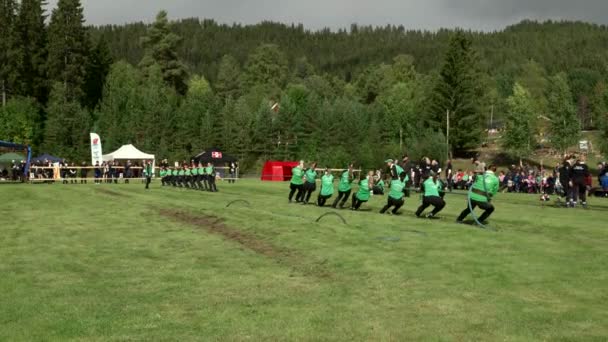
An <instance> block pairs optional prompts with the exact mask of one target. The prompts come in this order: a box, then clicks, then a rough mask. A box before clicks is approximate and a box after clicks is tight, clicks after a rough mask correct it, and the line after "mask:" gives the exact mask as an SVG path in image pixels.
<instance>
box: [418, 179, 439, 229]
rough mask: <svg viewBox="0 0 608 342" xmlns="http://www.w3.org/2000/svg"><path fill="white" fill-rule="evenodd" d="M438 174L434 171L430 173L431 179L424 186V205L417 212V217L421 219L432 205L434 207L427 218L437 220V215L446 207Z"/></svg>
mask: <svg viewBox="0 0 608 342" xmlns="http://www.w3.org/2000/svg"><path fill="white" fill-rule="evenodd" d="M437 176H438V175H437V174H436V173H435V172H433V171H431V172H430V174H429V177H428V178H427V179H426V180H425V181H424V183H423V184H422V191H424V195H423V197H422V204H421V205H420V207H418V210H416V217H421V215H422V212H424V210H425V209H426V208H428V207H430V206H431V205H432V206H433V207H434V208H433V211H431V212H430V213H429V214H428V215H426V217H427V218H435V216H437V214H438V213H439V212H440V211H441V210H442V209H443V208H444V207H445V201H444V200H443V194H444V192H443V189H442V184H443V183H441V181H440V180H439V179H438V178H437Z"/></svg>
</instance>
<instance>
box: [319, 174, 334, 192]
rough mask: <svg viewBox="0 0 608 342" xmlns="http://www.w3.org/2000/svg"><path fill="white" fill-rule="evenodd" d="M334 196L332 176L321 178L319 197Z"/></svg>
mask: <svg viewBox="0 0 608 342" xmlns="http://www.w3.org/2000/svg"><path fill="white" fill-rule="evenodd" d="M333 194H334V175H331V174H329V175H324V176H323V177H321V196H331V195H333Z"/></svg>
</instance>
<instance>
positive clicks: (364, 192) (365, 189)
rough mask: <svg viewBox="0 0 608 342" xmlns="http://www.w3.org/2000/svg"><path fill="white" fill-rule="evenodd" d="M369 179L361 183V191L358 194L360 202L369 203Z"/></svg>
mask: <svg viewBox="0 0 608 342" xmlns="http://www.w3.org/2000/svg"><path fill="white" fill-rule="evenodd" d="M369 196H370V194H369V178H365V179H362V180H361V181H360V182H359V191H358V192H357V198H358V199H359V200H360V201H368V200H369Z"/></svg>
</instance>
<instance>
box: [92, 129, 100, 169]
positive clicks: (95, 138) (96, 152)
mask: <svg viewBox="0 0 608 342" xmlns="http://www.w3.org/2000/svg"><path fill="white" fill-rule="evenodd" d="M101 156H102V151H101V138H99V135H97V134H96V133H91V166H95V163H99V165H101V164H102V163H103V159H102V158H101Z"/></svg>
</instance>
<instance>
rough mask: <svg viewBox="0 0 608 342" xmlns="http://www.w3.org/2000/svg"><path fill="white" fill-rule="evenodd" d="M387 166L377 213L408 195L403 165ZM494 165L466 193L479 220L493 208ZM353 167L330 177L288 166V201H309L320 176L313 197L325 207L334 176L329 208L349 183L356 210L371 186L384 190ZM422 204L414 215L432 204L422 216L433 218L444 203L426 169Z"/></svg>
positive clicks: (340, 200) (343, 197)
mask: <svg viewBox="0 0 608 342" xmlns="http://www.w3.org/2000/svg"><path fill="white" fill-rule="evenodd" d="M386 162H387V166H388V168H389V170H390V173H389V174H388V177H386V179H385V180H386V182H387V183H386V186H387V189H388V199H387V203H386V205H385V206H384V207H383V208H382V210H380V213H382V214H384V213H386V212H387V211H388V210H389V209H390V208H391V207H392V208H393V210H391V212H392V213H393V214H398V212H399V209H400V208H401V207H402V206H403V205H404V203H405V197H406V196H409V194H408V189H407V185H408V183H409V181H410V177H409V175H408V174H407V172H405V171H404V170H403V168H402V167H401V166H399V165H397V164H396V163H394V161H393V160H391V159H389V160H387V161H386ZM495 170H496V168H495V167H494V166H491V167H490V170H488V171H486V172H485V173H482V174H477V175H476V176H475V178H474V184H473V187H472V189H471V192H470V199H471V207H472V208H471V209H474V208H476V207H480V208H482V209H484V210H485V211H484V213H483V214H482V215H481V217H480V221H482V222H483V221H485V220H487V219H488V217H489V216H490V214H492V212H493V211H494V206H493V205H492V204H491V203H490V201H491V199H492V197H493V196H494V195H496V193H497V192H498V188H499V181H498V178H497V177H496V175H495V174H494V172H495ZM353 173H354V170H353V164H352V163H351V164H350V165H348V167H347V168H346V169H344V170H342V171H341V172H340V173H339V175H337V177H336V176H334V175H333V174H332V173H331V171H330V170H329V169H325V170H324V171H323V174H322V175H321V177H319V175H318V174H317V170H316V164H315V163H312V164H311V165H310V167H309V168H307V169H304V162H303V161H302V162H300V163H299V164H298V165H297V166H295V167H294V168H293V169H292V177H291V182H290V193H289V202H290V203H291V202H292V199H293V196H294V195H296V196H295V200H296V202H298V203H307V202H308V201H309V200H310V197H311V194H312V193H313V192H314V191H315V190H316V181H317V179H318V178H320V184H321V189H320V192H319V195H318V197H317V205H318V206H319V207H323V206H325V204H326V203H327V200H328V199H330V198H331V197H332V196H333V195H334V181H335V179H336V178H337V179H338V196H337V198H336V199H335V201H334V202H333V204H332V208H335V209H336V208H338V206H339V207H340V208H341V209H343V208H344V206H345V204H346V201H348V200H349V197H350V195H351V192H352V191H353V183H356V184H357V185H358V188H357V191H356V192H355V193H354V194H353V195H352V203H351V206H350V208H351V210H359V209H360V208H361V205H362V204H363V203H365V202H367V201H369V200H370V197H371V194H372V192H373V193H376V191H373V190H374V189H380V188H381V189H382V193H383V192H384V185H385V183H384V181H385V180H382V179H381V178H379V177H378V179H377V180H374V172H373V171H370V172H369V173H367V174H362V175H361V176H360V178H358V179H355V177H354V175H353ZM420 190H421V192H422V204H421V205H420V206H419V207H418V209H417V210H416V216H417V217H422V216H423V213H424V211H425V210H426V209H427V208H428V207H430V206H433V210H432V211H431V212H430V213H428V214H427V215H426V216H425V217H427V218H435V217H436V216H437V214H438V213H439V212H441V210H443V208H444V207H445V206H446V202H445V200H444V199H443V197H444V195H445V190H444V188H443V182H442V181H441V180H439V178H438V174H436V173H435V172H430V174H429V176H428V178H427V179H426V180H424V182H423V184H422V187H421V189H420ZM470 213H471V211H470V209H469V208H468V206H467V208H466V209H465V210H464V211H463V212H462V213H461V214H460V216H459V217H458V220H457V222H459V223H461V222H462V220H463V219H464V218H465V217H466V216H467V215H469V214H470Z"/></svg>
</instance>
